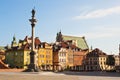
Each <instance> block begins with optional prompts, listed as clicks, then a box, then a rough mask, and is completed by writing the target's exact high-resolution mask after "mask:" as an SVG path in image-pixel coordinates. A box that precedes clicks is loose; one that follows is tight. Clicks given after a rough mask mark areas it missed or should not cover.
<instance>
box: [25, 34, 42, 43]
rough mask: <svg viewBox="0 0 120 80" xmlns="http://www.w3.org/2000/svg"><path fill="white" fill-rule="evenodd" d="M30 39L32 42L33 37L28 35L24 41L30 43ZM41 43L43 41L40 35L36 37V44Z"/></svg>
mask: <svg viewBox="0 0 120 80" xmlns="http://www.w3.org/2000/svg"><path fill="white" fill-rule="evenodd" d="M28 40H29V41H30V42H32V38H31V37H28V36H26V37H25V39H24V41H26V42H28V43H29V41H28ZM40 43H41V41H40V39H39V38H38V37H36V38H35V44H36V45H39V44H40Z"/></svg>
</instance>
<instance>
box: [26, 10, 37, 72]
mask: <svg viewBox="0 0 120 80" xmlns="http://www.w3.org/2000/svg"><path fill="white" fill-rule="evenodd" d="M29 21H30V22H31V27H32V44H31V52H30V64H29V66H28V70H29V71H32V72H37V71H38V66H37V64H36V52H35V51H34V49H35V46H34V44H35V41H34V28H35V23H36V22H37V20H36V19H35V10H34V9H33V10H32V19H29Z"/></svg>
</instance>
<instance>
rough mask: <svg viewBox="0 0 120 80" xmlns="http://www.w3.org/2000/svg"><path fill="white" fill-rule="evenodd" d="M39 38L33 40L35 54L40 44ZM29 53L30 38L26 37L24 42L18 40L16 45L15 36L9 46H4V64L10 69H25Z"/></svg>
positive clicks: (28, 60)
mask: <svg viewBox="0 0 120 80" xmlns="http://www.w3.org/2000/svg"><path fill="white" fill-rule="evenodd" d="M40 43H41V42H40V40H39V38H37V37H36V38H35V50H36V53H37V50H38V46H39V44H40ZM30 51H31V38H28V36H26V37H25V39H24V40H19V42H18V43H17V41H16V38H15V36H14V37H13V41H12V43H11V46H9V45H7V46H6V55H5V56H6V58H5V63H6V64H8V65H9V67H10V68H27V66H28V65H29V63H30V54H29V53H30Z"/></svg>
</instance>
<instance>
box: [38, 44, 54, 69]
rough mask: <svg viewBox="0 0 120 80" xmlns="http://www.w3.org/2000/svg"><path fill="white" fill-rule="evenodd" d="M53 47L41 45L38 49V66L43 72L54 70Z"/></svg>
mask: <svg viewBox="0 0 120 80" xmlns="http://www.w3.org/2000/svg"><path fill="white" fill-rule="evenodd" d="M52 54H53V52H52V46H51V45H49V44H48V43H41V44H40V46H39V49H38V66H39V68H40V69H41V70H52V65H53V64H52V62H53V55H52Z"/></svg>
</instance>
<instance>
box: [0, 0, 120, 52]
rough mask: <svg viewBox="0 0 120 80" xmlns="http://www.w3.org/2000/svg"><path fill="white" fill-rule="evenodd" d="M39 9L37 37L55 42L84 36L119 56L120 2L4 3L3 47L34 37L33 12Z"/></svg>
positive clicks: (0, 0) (0, 17)
mask: <svg viewBox="0 0 120 80" xmlns="http://www.w3.org/2000/svg"><path fill="white" fill-rule="evenodd" d="M33 8H35V10H36V14H35V18H36V19H37V23H36V26H35V36H36V37H39V39H40V40H41V41H42V42H55V39H56V34H57V32H59V31H60V30H61V32H62V34H63V35H71V36H78V37H82V36H85V39H86V41H87V43H88V46H89V47H91V46H92V47H93V49H94V48H99V49H100V50H102V51H103V52H105V53H107V54H118V53H119V50H118V49H119V44H120V0H0V46H6V45H8V44H9V45H10V44H11V41H12V39H13V36H14V35H15V36H16V39H17V41H19V39H24V38H25V36H29V37H30V36H31V25H30V22H29V19H31V10H32V9H33Z"/></svg>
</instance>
